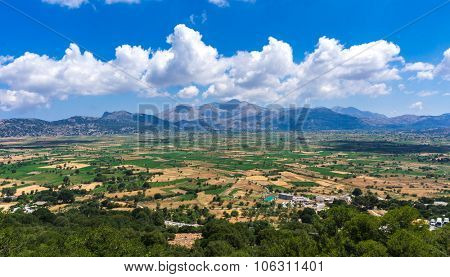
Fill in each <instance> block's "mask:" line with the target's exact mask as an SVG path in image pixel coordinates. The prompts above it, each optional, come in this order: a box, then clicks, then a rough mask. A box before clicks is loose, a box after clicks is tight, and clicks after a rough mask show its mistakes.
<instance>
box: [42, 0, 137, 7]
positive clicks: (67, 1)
mask: <svg viewBox="0 0 450 277" xmlns="http://www.w3.org/2000/svg"><path fill="white" fill-rule="evenodd" d="M104 1H105V3H106V4H108V5H109V4H116V3H127V4H137V3H140V2H141V0H104ZM42 2H44V3H48V4H57V5H60V6H63V7H68V8H70V9H75V8H79V7H80V6H81V5H83V4H86V3H89V0H42Z"/></svg>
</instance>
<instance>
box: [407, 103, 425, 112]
mask: <svg viewBox="0 0 450 277" xmlns="http://www.w3.org/2000/svg"><path fill="white" fill-rule="evenodd" d="M409 108H410V109H412V110H419V111H421V110H423V103H422V101H418V102H416V103H413V104H411V105H410V106H409Z"/></svg>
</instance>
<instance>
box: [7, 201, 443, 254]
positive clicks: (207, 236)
mask: <svg viewBox="0 0 450 277" xmlns="http://www.w3.org/2000/svg"><path fill="white" fill-rule="evenodd" d="M99 207H100V205H95V203H90V204H89V205H83V206H81V207H80V208H79V209H73V210H69V211H67V212H64V213H57V214H53V213H51V212H50V211H49V210H47V209H45V208H41V209H38V210H36V211H34V212H33V213H32V214H24V213H11V214H0V256H449V255H450V226H449V225H448V224H447V225H446V226H445V227H444V228H440V229H439V230H436V231H433V232H431V231H429V230H428V225H426V224H423V222H422V221H420V220H417V219H418V218H419V212H418V211H417V210H416V209H414V208H411V207H409V206H404V207H400V208H395V209H392V210H390V211H389V212H388V213H387V214H385V215H384V216H383V217H374V216H371V215H369V214H367V213H366V212H363V211H358V210H357V209H356V208H355V207H353V206H348V205H345V204H339V205H333V206H332V207H331V208H330V209H328V210H326V211H322V212H320V213H319V214H316V213H315V212H314V211H313V210H311V209H304V210H302V211H299V212H297V213H293V214H290V215H289V218H287V219H286V220H284V221H283V222H280V224H279V225H278V226H274V225H272V224H269V223H268V222H267V221H254V222H246V223H235V224H232V223H229V222H228V221H225V220H218V219H214V218H213V217H212V216H211V215H210V214H209V213H208V211H207V210H200V209H194V210H192V211H191V212H189V215H187V216H188V217H195V216H200V215H201V216H205V219H204V222H203V223H204V225H202V226H201V227H181V228H174V227H165V225H164V218H166V217H167V216H168V215H169V214H170V213H172V216H173V215H174V214H173V213H174V211H169V210H166V209H162V210H155V211H151V210H149V209H147V208H138V209H135V210H133V211H132V212H123V211H105V210H101V209H100V208H99ZM175 213H182V214H184V216H186V210H184V211H182V210H178V211H176V212H175ZM299 219H300V220H299ZM300 221H302V222H303V223H302V222H300ZM177 232H185V233H186V232H187V233H189V232H194V233H201V234H202V238H201V239H199V240H197V241H196V242H195V244H194V246H193V247H192V248H191V249H188V248H184V247H180V246H172V245H169V244H168V240H170V239H171V238H173V237H174V235H175V233H177Z"/></svg>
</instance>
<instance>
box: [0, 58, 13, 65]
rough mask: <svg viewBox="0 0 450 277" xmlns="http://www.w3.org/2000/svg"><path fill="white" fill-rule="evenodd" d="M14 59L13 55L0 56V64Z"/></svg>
mask: <svg viewBox="0 0 450 277" xmlns="http://www.w3.org/2000/svg"><path fill="white" fill-rule="evenodd" d="M12 60H14V57H13V56H0V65H2V64H5V63H7V62H10V61H12Z"/></svg>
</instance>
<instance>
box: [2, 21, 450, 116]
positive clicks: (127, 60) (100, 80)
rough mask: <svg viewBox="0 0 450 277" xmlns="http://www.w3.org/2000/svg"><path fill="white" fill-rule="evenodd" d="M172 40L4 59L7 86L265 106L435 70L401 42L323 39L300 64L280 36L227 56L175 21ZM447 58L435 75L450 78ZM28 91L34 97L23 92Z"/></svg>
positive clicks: (378, 88) (372, 92)
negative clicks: (105, 53)
mask: <svg viewBox="0 0 450 277" xmlns="http://www.w3.org/2000/svg"><path fill="white" fill-rule="evenodd" d="M167 43H168V47H167V48H165V49H158V50H153V51H151V50H147V49H145V48H143V47H141V46H130V45H122V46H119V47H117V48H116V52H115V57H114V58H113V59H111V60H109V61H101V60H99V59H98V58H96V57H95V56H94V55H93V54H92V53H90V52H89V51H81V49H80V48H79V47H78V46H77V45H75V44H71V45H70V46H69V48H68V49H67V50H66V52H65V55H64V56H63V57H62V58H60V59H56V58H52V57H49V56H46V55H38V54H34V53H30V52H26V53H25V54H23V55H22V56H19V57H16V58H12V57H8V58H2V60H4V62H2V63H0V87H1V88H4V89H7V90H10V91H25V92H29V93H34V94H36V95H39V96H42V98H40V102H42V101H51V100H52V99H54V98H59V99H66V98H69V97H70V96H71V95H102V94H110V93H121V92H134V93H137V94H140V95H148V96H154V95H161V93H166V92H167V91H174V89H175V88H180V87H181V88H182V89H181V90H178V91H177V92H176V93H174V94H177V96H179V97H180V98H193V97H197V96H198V95H199V94H200V88H201V90H203V93H202V97H204V98H208V97H212V98H217V99H222V100H227V99H232V98H237V99H241V100H249V101H255V102H258V103H261V104H264V103H271V102H274V101H278V100H279V101H278V102H279V103H282V104H283V103H296V101H298V99H305V98H314V97H315V98H334V97H347V96H350V95H358V94H359V95H367V96H379V95H384V94H388V93H390V91H391V90H392V88H391V85H393V83H391V82H392V81H396V80H400V79H401V73H402V72H406V71H405V70H406V69H405V68H406V67H407V68H409V69H408V70H413V69H414V70H416V71H417V70H422V69H426V70H429V69H430V68H431V66H430V65H428V64H425V63H424V64H422V65H420V66H419V64H417V63H416V64H407V66H404V61H403V58H402V57H401V56H400V47H399V46H397V45H395V44H393V43H391V42H388V41H384V40H380V41H374V42H369V43H366V44H360V45H353V46H349V47H345V46H344V45H343V44H342V43H340V42H339V41H338V40H336V39H333V38H327V37H322V38H320V39H319V41H318V43H317V45H316V47H315V49H313V51H311V52H310V53H308V54H306V55H305V57H304V59H303V60H301V61H299V62H295V61H294V58H293V57H294V54H293V49H292V47H291V46H290V45H289V43H287V42H285V41H282V40H279V39H276V38H273V37H269V38H268V42H267V44H266V45H264V46H262V47H261V48H260V49H259V50H254V51H246V50H242V51H237V52H236V53H235V54H233V55H231V56H224V55H221V54H220V53H219V51H218V50H217V49H216V48H215V47H214V46H212V45H208V44H206V43H205V42H204V41H203V38H202V35H201V34H200V33H199V32H197V31H195V30H193V29H191V28H188V27H187V26H185V25H183V24H180V25H177V26H175V28H174V31H173V33H172V34H170V35H169V36H168V37H167ZM446 53H447V52H446ZM445 55H447V56H450V52H449V53H448V54H445ZM447 56H446V57H447ZM3 57H7V56H3ZM445 59H448V58H445ZM445 59H444V60H443V61H442V62H441V64H440V65H438V66H436V68H435V69H433V74H440V75H442V76H445V74H446V72H447V71H446V70H448V69H447V67H446V66H447V65H446V64H447V63H448V62H447V61H446V60H445ZM447 74H448V73H447ZM449 79H450V74H449ZM395 85H397V84H395ZM21 95H22V96H23V97H26V96H27V95H26V94H24V93H22V94H16V96H17V97H21ZM41 100H42V101H41ZM13 106H14V105H10V108H8V109H12V107H13Z"/></svg>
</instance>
